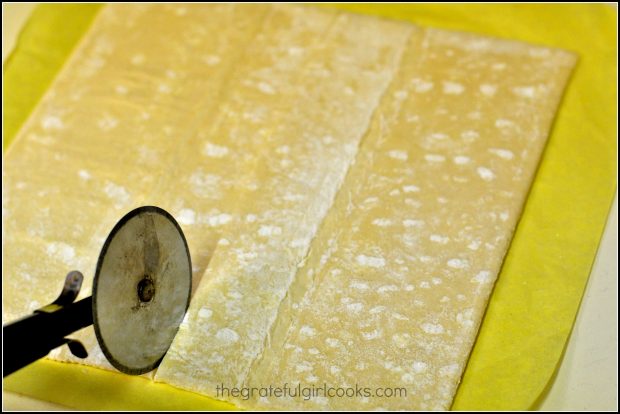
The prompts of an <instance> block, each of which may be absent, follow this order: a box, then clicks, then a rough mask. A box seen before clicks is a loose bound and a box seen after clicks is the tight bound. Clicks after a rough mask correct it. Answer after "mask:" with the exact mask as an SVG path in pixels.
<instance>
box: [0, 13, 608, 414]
mask: <svg viewBox="0 0 620 414" xmlns="http://www.w3.org/2000/svg"><path fill="white" fill-rule="evenodd" d="M100 7H101V6H100V5H96V4H88V5H52V4H46V5H41V6H38V7H37V8H36V9H35V11H34V13H33V15H32V16H31V18H30V20H29V22H28V23H27V25H26V27H25V29H24V30H23V32H22V33H21V35H20V38H19V40H18V42H17V46H16V49H15V51H14V52H13V54H12V55H11V56H10V58H9V59H8V60H7V63H6V64H5V65H4V68H3V70H4V88H3V99H4V108H3V114H4V122H3V148H7V146H8V145H9V143H10V141H11V139H12V138H13V136H15V134H16V133H17V131H18V130H19V128H20V127H21V125H22V124H23V122H24V121H25V119H26V118H27V117H28V115H29V114H30V112H31V111H32V109H33V108H34V106H35V105H36V104H37V102H38V100H39V99H40V97H41V96H42V95H43V94H44V92H45V91H46V89H47V87H48V86H49V84H50V83H51V82H52V81H53V79H54V77H55V75H56V73H57V72H58V70H60V68H61V67H62V65H63V63H64V62H65V61H66V59H67V57H68V56H69V55H70V54H71V52H72V50H73V49H74V47H75V45H76V44H77V43H78V42H79V40H80V39H81V38H82V36H83V35H84V33H85V32H86V31H87V29H88V27H89V25H90V23H91V21H92V19H93V17H94V16H95V15H96V13H97V11H98V10H99V8H100ZM328 7H338V8H341V9H346V10H349V11H353V12H358V13H366V14H374V15H380V16H385V17H390V18H395V19H400V20H407V21H410V22H413V23H417V24H421V25H427V26H435V27H440V28H445V29H454V30H463V31H471V32H475V33H480V34H485V35H490V36H496V37H503V38H510V39H517V40H522V41H527V42H531V43H536V44H543V45H546V46H554V47H560V48H564V49H568V50H571V51H574V52H576V53H578V54H579V56H580V62H579V64H578V67H577V69H576V71H575V73H574V75H573V78H572V80H571V83H570V85H569V87H568V90H567V92H566V94H565V97H564V101H563V103H562V106H561V108H560V110H559V113H558V115H557V117H556V122H555V124H554V127H553V131H552V134H551V137H550V139H549V143H548V145H547V148H546V150H545V153H544V156H543V160H542V162H541V165H540V167H539V170H538V172H537V176H536V179H535V181H534V184H533V186H532V188H531V191H530V195H529V197H528V200H527V203H526V206H525V209H524V213H523V216H522V218H521V220H520V222H519V225H518V228H517V231H516V234H515V236H514V239H513V241H512V244H511V247H510V250H509V252H508V254H507V257H506V259H505V263H504V266H503V269H502V272H501V274H500V277H499V279H498V281H497V283H496V286H495V290H494V293H493V295H492V297H491V301H490V303H489V306H488V309H487V312H486V315H485V318H484V321H483V324H482V327H481V330H480V333H479V335H478V339H477V341H476V344H475V346H474V349H473V351H472V354H471V357H470V360H469V362H468V366H467V369H466V371H465V374H464V377H463V379H462V383H461V385H460V387H459V390H458V392H457V395H456V398H455V400H454V403H453V407H452V408H453V409H457V410H479V409H480V410H485V409H487V410H499V409H513V410H523V409H529V408H535V407H536V406H537V404H538V403H539V402H540V400H541V399H542V398H544V392H545V390H546V388H547V387H548V386H549V384H550V381H551V380H552V377H553V375H554V373H555V371H556V369H557V367H558V365H559V363H560V361H561V357H562V353H563V350H564V347H565V345H566V342H567V340H568V337H569V335H570V332H571V329H572V326H573V322H574V320H575V316H576V314H577V311H578V309H579V304H580V301H581V297H582V295H583V291H584V288H585V285H586V282H587V279H588V276H589V273H590V268H591V266H592V263H593V261H594V257H595V255H596V250H597V247H598V243H599V240H600V238H601V234H602V232H603V228H604V225H605V221H606V217H607V213H608V210H609V207H610V205H611V201H612V198H613V195H614V192H615V190H616V175H617V164H616V159H617V139H616V136H617V123H616V115H617V96H616V89H617V65H616V56H617V55H616V54H617V51H616V48H617V40H616V39H617V33H616V27H617V12H616V10H615V9H613V8H612V7H609V6H606V5H600V4H599V5H595V4H547V5H542V4H514V5H509V4H475V5H471V4H398V5H395V4H390V5H384V4H343V5H334V4H332V5H329V6H328ZM4 388H5V389H7V390H10V391H14V392H18V393H22V394H26V395H29V396H33V397H35V398H39V399H42V400H47V401H52V402H55V403H59V404H64V405H66V406H70V407H75V408H80V409H117V410H121V409H145V410H149V409H163V410H172V409H202V410H205V409H216V410H217V409H220V410H223V409H231V408H234V407H233V406H231V405H229V404H226V403H223V402H219V401H215V400H213V399H210V398H208V397H204V396H200V395H198V394H194V393H191V392H187V391H182V390H179V389H176V388H174V387H172V386H170V385H166V384H156V383H152V382H151V381H149V380H147V379H145V378H142V377H130V376H126V375H122V374H118V373H114V372H108V371H103V370H99V369H96V368H90V367H84V366H79V365H74V364H64V363H59V362H53V361H48V360H42V361H39V362H37V363H35V364H33V365H31V366H30V367H27V368H25V369H23V370H22V371H20V372H18V373H15V374H13V375H12V376H10V377H8V378H7V379H6V380H5V381H4Z"/></svg>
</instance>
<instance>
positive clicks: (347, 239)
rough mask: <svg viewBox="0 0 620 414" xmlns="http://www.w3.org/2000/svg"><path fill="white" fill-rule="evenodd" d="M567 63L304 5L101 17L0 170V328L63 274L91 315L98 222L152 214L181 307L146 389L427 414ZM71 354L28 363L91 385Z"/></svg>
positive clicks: (465, 349)
mask: <svg viewBox="0 0 620 414" xmlns="http://www.w3.org/2000/svg"><path fill="white" fill-rule="evenodd" d="M573 65H574V57H573V56H572V55H570V54H568V53H566V52H563V51H558V50H553V49H548V48H541V47H534V46H530V45H526V44H522V43H515V42H509V41H503V40H496V39H489V38H484V37H479V36H474V35H469V34H463V33H453V32H447V31H439V30H432V29H423V28H418V27H414V26H412V25H408V24H404V23H398V22H393V21H387V20H381V19H377V18H372V17H364V16H358V15H353V14H348V13H340V12H335V11H326V10H318V9H313V8H308V7H298V6H291V5H235V4H215V5H214V4H209V5H141V4H140V5H137V4H133V5H127V4H124V5H121V4H110V5H106V6H105V7H104V8H103V10H102V11H101V12H100V14H99V15H98V17H97V18H96V20H95V22H94V24H93V26H92V28H91V29H90V31H89V32H88V33H87V34H86V36H85V37H84V39H83V41H82V43H81V44H80V46H79V47H78V49H77V50H76V51H75V52H74V54H73V56H72V58H71V59H70V61H69V62H68V63H67V64H66V66H65V67H64V69H63V71H62V73H61V74H60V75H59V77H58V78H57V79H56V81H55V82H54V84H53V85H52V87H51V88H50V90H49V91H48V93H47V94H46V96H45V97H44V99H43V100H42V102H41V103H40V104H39V106H38V107H37V109H36V110H35V111H34V112H33V114H32V115H31V116H30V118H29V120H28V122H27V123H26V124H25V125H24V127H23V128H22V130H21V131H20V133H19V134H18V137H17V140H16V142H15V143H14V144H13V145H12V146H11V148H10V149H9V151H8V153H7V155H6V157H5V168H4V170H3V178H4V183H5V185H4V186H3V229H4V233H3V245H4V260H3V284H4V288H5V292H6V294H5V295H4V299H3V319H4V322H6V321H9V320H12V319H15V318H17V317H19V316H22V315H23V314H25V313H28V312H30V311H32V310H34V309H36V308H37V307H40V306H42V305H44V304H46V303H48V302H51V301H52V300H53V299H54V298H55V296H56V295H57V293H58V290H59V289H60V286H61V284H62V280H63V278H64V274H65V273H66V272H67V271H69V270H72V269H79V270H82V271H83V272H85V274H86V275H87V283H85V287H84V289H83V293H82V295H83V296H85V295H87V294H90V280H91V279H90V278H89V277H88V276H91V274H90V273H89V272H91V271H93V270H94V266H95V263H96V260H97V256H98V254H99V249H100V248H101V246H102V244H103V241H104V239H105V237H106V236H107V233H108V232H109V230H110V229H111V228H112V226H113V225H114V223H115V222H116V221H117V220H118V219H119V218H120V217H121V216H122V215H123V214H124V213H125V212H127V211H129V210H130V209H132V208H134V207H137V206H139V205H144V204H155V205H158V206H160V207H162V208H165V209H166V210H168V211H170V212H171V213H172V214H173V215H174V216H175V217H176V218H177V220H178V221H179V223H180V224H181V226H182V228H183V230H184V232H185V234H186V237H187V239H188V244H189V247H190V251H191V254H192V261H193V264H194V269H193V271H194V286H195V288H196V290H195V294H194V297H193V299H192V303H191V305H190V308H189V311H188V313H187V315H186V318H185V320H184V322H183V324H182V326H181V328H180V331H179V333H178V334H177V336H176V338H175V341H174V343H173V345H172V347H171V349H170V350H169V352H168V354H167V356H166V357H165V359H164V361H163V363H162V365H161V366H160V368H159V369H158V371H157V372H156V374H155V379H156V380H157V381H163V382H167V383H170V384H173V385H175V386H178V387H181V388H185V389H189V390H192V391H197V392H200V393H202V394H206V395H209V396H212V397H218V396H217V395H216V390H215V387H216V386H217V385H224V386H226V387H230V388H232V387H242V386H248V387H269V386H270V385H272V386H275V387H277V386H282V385H284V383H288V384H289V385H291V384H297V383H299V384H302V385H303V386H306V387H310V386H317V387H321V386H323V384H326V385H327V386H331V387H349V386H353V385H355V384H358V385H361V386H363V387H369V388H371V389H373V390H374V389H376V388H377V387H405V388H406V389H407V395H406V396H405V397H400V398H378V397H375V398H368V397H362V398H320V397H319V398H313V399H310V400H309V401H304V400H303V399H287V398H269V397H261V398H259V397H257V396H254V397H253V398H250V399H232V400H233V401H234V402H236V403H237V404H239V405H240V406H242V407H247V408H272V407H277V408H297V409H301V408H304V409H306V408H324V409H326V408H331V409H347V408H352V407H358V408H366V409H373V408H392V409H397V408H409V409H415V408H418V409H433V408H434V409H436V408H448V407H449V405H450V403H451V401H452V398H453V395H454V392H455V390H456V386H457V384H458V381H459V378H460V376H461V374H462V370H463V368H464V365H465V363H466V361H467V356H468V354H469V351H470V349H471V346H472V343H473V340H474V338H475V334H476V332H477V329H478V326H479V323H480V321H481V318H482V314H483V312H484V308H485V306H486V303H487V300H488V296H489V293H490V291H491V288H492V285H493V281H494V280H495V278H496V276H497V273H498V271H499V267H500V265H501V261H502V258H503V256H504V254H505V252H506V249H507V246H508V243H509V241H510V237H511V235H512V231H513V229H514V226H515V224H516V222H517V220H518V217H519V213H520V209H521V207H522V205H523V201H524V199H525V196H526V194H527V190H528V188H529V184H530V183H531V180H532V177H533V174H534V172H535V169H536V165H537V162H538V159H539V157H540V154H541V151H542V149H543V147H544V143H545V139H546V137H547V134H548V131H549V128H550V125H551V122H552V118H553V115H554V113H555V110H556V108H557V105H558V102H559V99H560V96H561V93H562V90H563V87H564V85H565V83H566V81H567V78H568V76H569V73H570V70H571V68H572V66H573ZM23 286H28V287H29V289H28V290H25V289H23ZM76 337H77V338H78V339H80V340H82V341H83V342H84V343H85V345H86V346H87V348H88V349H89V354H90V355H89V357H88V358H87V359H86V360H83V361H82V360H76V359H75V358H73V357H72V356H71V355H70V354H69V353H68V352H67V351H66V350H62V349H61V350H57V351H55V352H54V353H53V354H52V355H51V356H52V357H53V358H57V359H60V360H69V361H76V362H81V363H86V364H89V365H95V366H99V367H104V368H109V369H111V367H110V366H109V364H108V363H107V361H105V358H104V357H103V355H102V353H101V351H100V350H99V348H98V346H97V344H96V340H95V338H94V334H93V333H92V328H89V329H85V330H83V331H81V332H80V333H78V334H77V335H76ZM219 398H222V399H231V398H228V397H222V396H219Z"/></svg>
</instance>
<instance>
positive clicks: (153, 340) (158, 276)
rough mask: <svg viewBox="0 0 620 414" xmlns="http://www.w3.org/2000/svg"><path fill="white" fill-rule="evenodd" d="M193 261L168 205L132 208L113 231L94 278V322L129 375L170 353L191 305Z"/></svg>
mask: <svg viewBox="0 0 620 414" xmlns="http://www.w3.org/2000/svg"><path fill="white" fill-rule="evenodd" d="M191 283H192V265H191V259H190V255H189V249H188V248H187V242H186V240H185V236H184V235H183V232H182V231H181V228H180V227H179V225H178V224H177V222H176V221H175V220H174V218H173V217H172V216H171V215H170V214H168V213H167V212H166V211H165V210H162V209H161V208H158V207H153V206H145V207H140V208H137V209H135V210H133V211H131V212H129V213H128V214H127V215H126V216H125V217H123V218H122V219H121V220H120V221H119V222H118V224H116V226H114V229H112V232H111V233H110V235H109V236H108V238H107V240H106V242H105V244H104V245H103V248H102V249H101V254H100V255H99V261H98V262H97V270H96V273H95V280H94V282H93V324H94V327H95V333H96V335H97V340H98V341H99V346H100V347H101V349H102V350H103V353H104V354H105V356H106V357H107V358H108V361H110V363H111V364H112V365H113V366H114V367H115V368H116V369H118V370H119V371H121V372H124V373H127V374H136V375H137V374H143V373H145V372H148V371H151V370H152V369H154V368H155V367H157V365H159V363H160V362H161V360H162V358H163V357H164V355H165V353H166V351H167V350H168V348H169V347H170V344H171V343H172V340H173V338H174V336H175V334H176V332H177V330H178V328H179V326H180V324H181V322H182V321H183V317H184V315H185V311H186V310H187V307H188V305H189V299H190V293H191Z"/></svg>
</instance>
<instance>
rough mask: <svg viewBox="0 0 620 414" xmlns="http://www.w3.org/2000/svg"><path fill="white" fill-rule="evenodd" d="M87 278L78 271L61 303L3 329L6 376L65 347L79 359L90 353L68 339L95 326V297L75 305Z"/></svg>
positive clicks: (72, 275) (69, 276)
mask: <svg viewBox="0 0 620 414" xmlns="http://www.w3.org/2000/svg"><path fill="white" fill-rule="evenodd" d="M83 280H84V276H83V275H82V273H80V272H78V271H72V272H69V274H67V277H66V279H65V284H64V286H63V289H62V292H61V293H60V296H59V297H58V299H56V300H55V301H54V302H52V303H51V304H49V305H47V306H44V307H43V308H41V309H37V310H36V311H34V313H33V314H32V315H29V316H26V317H24V318H22V319H19V320H17V321H14V322H11V323H9V324H7V325H4V326H3V327H2V342H3V348H4V349H3V352H2V376H3V377H6V376H7V375H10V374H12V373H13V372H15V371H17V370H19V369H21V368H23V367H25V366H26V365H29V364H31V363H33V362H35V361H36V360H38V359H41V358H43V357H45V356H46V355H47V354H48V353H49V352H50V351H51V350H52V349H54V348H58V347H59V346H62V345H64V344H67V345H68V346H69V349H70V350H71V353H73V355H75V356H77V357H78V358H86V357H87V356H88V353H87V352H86V348H84V345H82V344H81V343H80V342H78V341H76V340H74V339H69V338H67V337H66V336H67V335H71V334H72V333H74V332H75V331H78V330H80V329H82V328H86V327H87V326H90V325H92V324H93V311H92V307H93V305H92V303H93V302H92V296H89V297H87V298H85V299H82V300H80V301H77V302H74V300H75V299H76V298H77V296H78V293H79V292H80V288H81V286H82V281H83Z"/></svg>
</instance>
